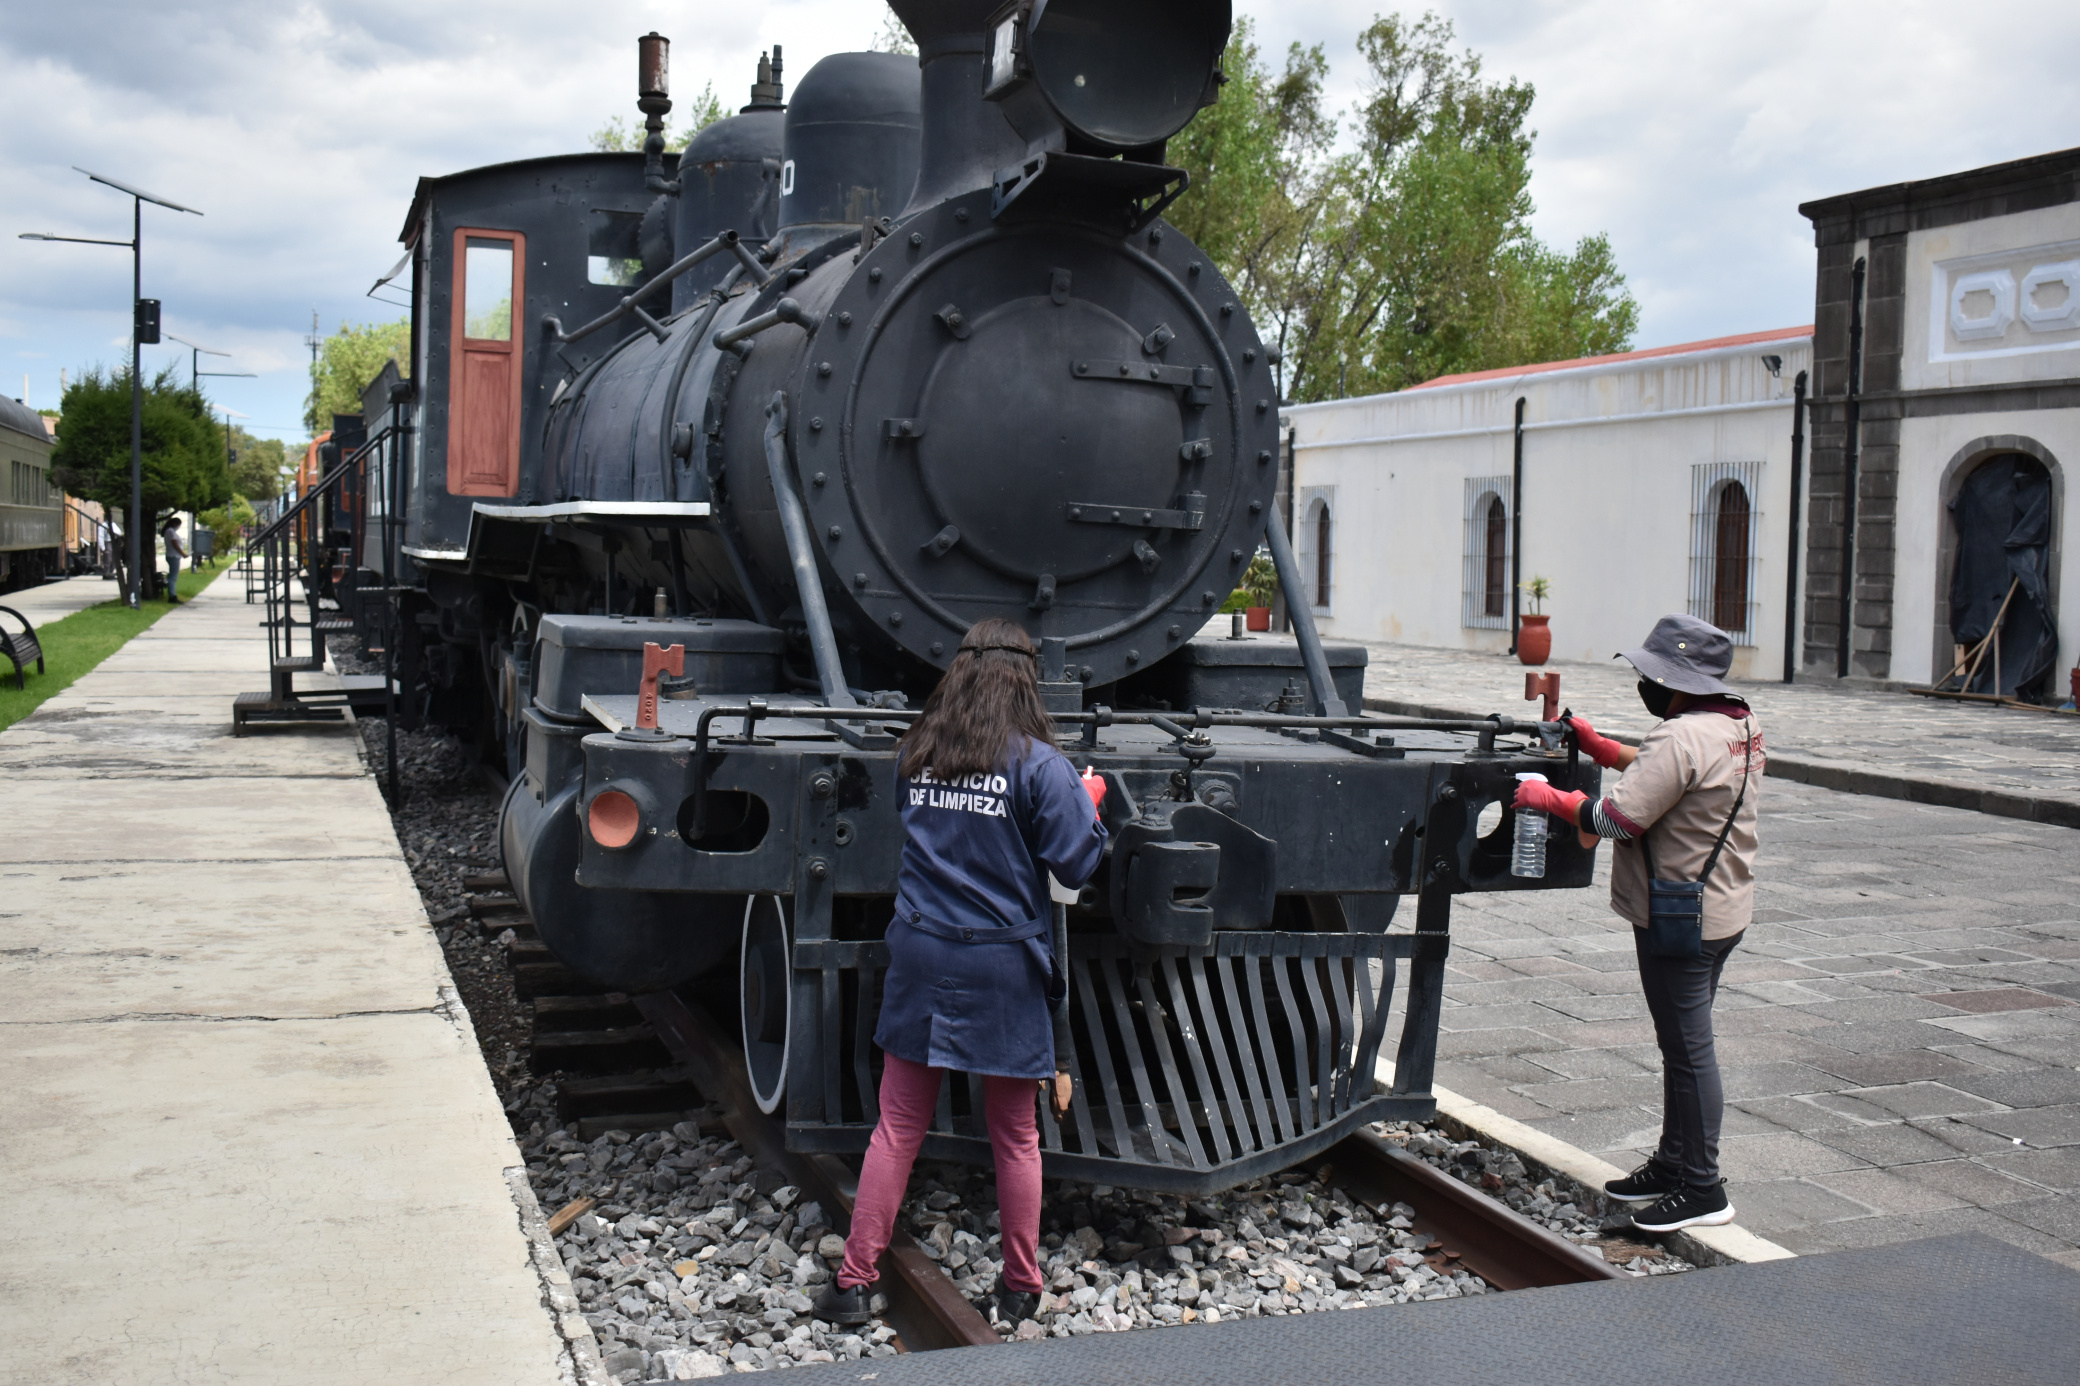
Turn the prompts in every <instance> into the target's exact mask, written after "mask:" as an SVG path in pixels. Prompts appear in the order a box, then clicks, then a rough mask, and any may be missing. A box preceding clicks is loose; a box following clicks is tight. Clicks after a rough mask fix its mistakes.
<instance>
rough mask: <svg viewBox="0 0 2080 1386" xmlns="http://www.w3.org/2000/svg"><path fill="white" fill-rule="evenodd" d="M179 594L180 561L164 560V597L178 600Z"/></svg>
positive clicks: (175, 559) (173, 559) (174, 559)
mask: <svg viewBox="0 0 2080 1386" xmlns="http://www.w3.org/2000/svg"><path fill="white" fill-rule="evenodd" d="M180 594H181V561H180V560H179V559H178V558H169V559H167V560H166V595H167V596H168V597H170V598H175V599H178V598H179V596H180Z"/></svg>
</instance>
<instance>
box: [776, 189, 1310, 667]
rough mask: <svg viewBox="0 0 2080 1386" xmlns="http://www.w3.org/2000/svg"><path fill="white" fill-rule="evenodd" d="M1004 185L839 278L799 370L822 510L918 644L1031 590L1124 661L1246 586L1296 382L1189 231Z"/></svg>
mask: <svg viewBox="0 0 2080 1386" xmlns="http://www.w3.org/2000/svg"><path fill="white" fill-rule="evenodd" d="M989 206H990V201H989V195H988V194H987V193H974V194H970V195H968V196H966V197H962V198H958V199H955V200H953V201H951V202H948V203H944V204H941V205H940V206H938V207H935V208H933V209H931V210H929V211H927V212H924V213H921V214H920V215H918V216H916V217H914V218H912V219H911V220H910V221H908V222H906V223H905V225H906V226H908V227H910V228H913V229H912V230H911V231H910V233H909V234H908V235H897V236H891V237H889V238H888V239H886V240H883V241H880V242H878V243H877V244H876V245H875V246H874V248H873V249H872V250H871V251H869V252H868V253H867V255H866V256H865V257H864V258H863V260H862V262H861V266H860V268H861V269H864V270H865V271H866V272H865V273H858V272H854V273H853V274H851V276H850V278H849V280H848V282H847V283H846V284H845V285H844V286H843V287H842V288H841V289H839V290H838V292H837V294H836V295H835V297H834V298H833V300H832V302H831V304H830V306H829V308H828V309H827V311H826V313H825V322H826V324H827V326H826V327H825V328H823V329H822V330H820V331H819V333H818V338H817V341H816V344H815V346H814V348H813V349H812V350H811V351H810V352H809V353H807V355H806V356H805V358H804V361H803V364H802V368H801V369H800V371H799V372H798V374H797V375H796V377H795V379H794V381H793V382H792V384H793V390H794V397H795V398H796V399H798V400H799V401H800V403H799V405H798V407H796V409H795V410H794V426H793V430H792V433H793V442H794V445H795V450H796V459H797V466H798V468H799V470H800V473H801V476H802V480H803V482H804V483H805V484H804V485H803V488H802V490H803V495H804V498H805V500H806V501H807V503H808V505H809V508H810V511H811V519H812V526H811V527H812V529H813V530H814V531H815V533H816V534H818V535H819V536H832V539H831V541H830V550H831V554H832V557H833V559H834V565H835V566H836V567H837V569H838V570H839V571H841V572H845V573H850V574H853V575H854V580H853V581H852V582H851V583H850V584H848V585H847V587H846V588H845V589H844V600H849V601H850V602H852V603H854V604H855V606H856V609H857V610H858V612H859V614H860V615H861V616H863V617H864V618H865V623H866V624H870V625H871V626H872V627H873V628H875V629H877V630H879V631H880V632H881V633H882V635H883V636H885V637H886V638H888V639H892V640H894V641H895V642H897V643H898V644H900V645H902V646H904V647H905V648H907V649H908V650H909V651H910V653H912V654H914V655H916V656H917V657H918V658H920V659H922V660H925V661H926V662H928V663H930V664H934V665H937V666H939V667H941V668H943V667H945V666H946V664H947V663H948V662H949V661H950V660H951V658H952V652H953V650H954V649H955V648H956V647H957V646H958V644H959V641H960V637H961V635H962V633H963V632H965V631H966V630H967V628H968V627H969V625H971V624H972V623H973V622H975V621H976V620H979V619H981V618H982V617H984V616H990V615H1001V614H1003V613H1005V612H1007V611H1009V612H1019V613H1022V615H1023V617H1024V619H1025V620H1026V623H1027V625H1028V627H1029V628H1030V629H1033V630H1034V631H1035V633H1036V634H1038V635H1040V636H1042V637H1048V636H1059V637H1060V638H1063V639H1064V640H1065V642H1066V650H1065V654H1066V667H1067V669H1068V670H1069V671H1071V675H1070V676H1071V677H1072V678H1073V679H1075V680H1077V681H1081V682H1083V683H1085V684H1105V683H1110V682H1112V681H1113V680H1115V679H1118V678H1120V677H1122V676H1125V675H1128V674H1131V673H1134V672H1135V671H1136V670H1138V669H1142V668H1146V667H1149V666H1151V665H1153V664H1154V663H1156V662H1157V661H1158V660H1160V659H1162V658H1164V657H1165V656H1166V655H1168V654H1169V653H1171V652H1172V651H1174V650H1176V649H1178V648H1180V647H1181V646H1182V645H1183V644H1184V642H1186V641H1188V640H1189V639H1191V637H1192V636H1193V635H1194V634H1196V633H1197V632H1198V630H1199V628H1200V627H1201V626H1202V625H1204V624H1205V622H1206V621H1207V620H1208V619H1209V618H1210V617H1211V616H1212V615H1213V613H1214V610H1215V608H1216V607H1217V606H1218V605H1219V603H1220V601H1221V599H1222V598H1224V597H1225V596H1226V595H1227V594H1228V593H1229V592H1230V591H1232V590H1233V589H1234V586H1235V583H1236V581H1237V579H1238V577H1239V574H1240V572H1241V568H1242V565H1243V563H1244V562H1245V561H1246V560H1247V558H1248V555H1249V554H1250V553H1251V552H1253V551H1254V550H1255V548H1256V544H1257V540H1258V537H1259V535H1260V534H1261V531H1262V528H1263V524H1264V517H1265V515H1266V514H1267V513H1268V507H1269V505H1270V502H1271V493H1272V488H1273V483H1274V468H1273V467H1271V466H1270V465H1269V463H1270V462H1271V460H1272V459H1273V457H1274V456H1275V455H1276V449H1277V445H1278V439H1277V426H1278V425H1277V415H1276V413H1275V412H1274V411H1272V410H1271V408H1270V402H1271V400H1272V399H1273V398H1274V397H1275V394H1276V390H1275V388H1274V386H1273V382H1272V379H1271V376H1270V371H1269V367H1268V363H1267V362H1266V360H1265V358H1264V353H1263V349H1262V345H1261V343H1259V342H1258V341H1257V338H1256V334H1255V330H1254V329H1253V328H1252V327H1251V326H1250V324H1249V321H1248V318H1247V316H1246V315H1244V314H1241V313H1239V312H1237V311H1236V304H1235V298H1234V295H1233V293H1232V291H1231V290H1230V289H1229V287H1228V286H1227V285H1226V284H1225V283H1224V282H1223V281H1222V280H1221V278H1220V276H1219V274H1218V273H1217V272H1216V271H1215V270H1214V269H1213V267H1212V266H1211V265H1210V264H1207V263H1205V262H1203V261H1202V260H1201V258H1200V255H1199V252H1198V251H1197V250H1195V249H1194V248H1192V247H1191V246H1190V245H1189V243H1186V242H1183V241H1182V238H1179V237H1175V236H1173V237H1171V238H1170V239H1171V240H1172V241H1174V242H1176V246H1175V248H1174V249H1173V250H1172V251H1169V252H1166V251H1165V250H1164V248H1163V239H1164V238H1163V235H1162V227H1161V226H1160V225H1157V226H1155V227H1151V228H1150V230H1149V231H1148V232H1147V233H1144V234H1136V235H1122V234H1120V233H1119V232H1118V231H1112V232H1102V231H1097V230H1093V229H1088V228H1082V227H1065V226H1064V225H1063V224H1061V223H1059V222H1056V223H1036V222H1004V221H992V220H991V219H990V216H989ZM833 421H835V422H836V423H837V424H838V426H837V427H829V426H826V425H827V424H828V423H830V422H833ZM804 423H806V424H807V426H806V427H804V426H803V425H804ZM825 482H829V483H839V484H823V483H825ZM840 549H842V550H843V553H842V555H841V554H840V552H839V550H840Z"/></svg>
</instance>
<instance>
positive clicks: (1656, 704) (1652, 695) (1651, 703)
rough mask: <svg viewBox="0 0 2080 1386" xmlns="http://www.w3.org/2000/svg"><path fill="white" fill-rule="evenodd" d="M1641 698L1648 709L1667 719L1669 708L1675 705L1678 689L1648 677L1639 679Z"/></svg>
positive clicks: (1664, 719)
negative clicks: (1666, 686) (1664, 685)
mask: <svg viewBox="0 0 2080 1386" xmlns="http://www.w3.org/2000/svg"><path fill="white" fill-rule="evenodd" d="M1639 700H1640V701H1641V702H1643V703H1645V704H1646V705H1647V711H1649V712H1651V713H1653V714H1654V715H1655V716H1656V717H1658V718H1660V719H1662V720H1663V721H1666V720H1667V719H1668V710H1669V708H1670V707H1671V706H1673V705H1674V703H1675V700H1676V691H1675V690H1674V689H1673V688H1665V687H1663V686H1662V685H1661V684H1658V683H1654V682H1651V681H1650V680H1647V679H1641V680H1640V681H1639Z"/></svg>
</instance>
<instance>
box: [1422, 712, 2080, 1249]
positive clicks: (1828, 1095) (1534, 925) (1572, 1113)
mask: <svg viewBox="0 0 2080 1386" xmlns="http://www.w3.org/2000/svg"><path fill="white" fill-rule="evenodd" d="M1758 701H1759V695H1758ZM1574 704H1575V706H1576V707H1577V708H1584V709H1586V708H1592V707H1596V706H1597V704H1596V703H1592V702H1591V701H1590V700H1589V699H1588V698H1586V697H1577V698H1576V699H1575V700H1574ZM1765 715H1766V714H1765ZM2006 715H2007V716H2015V717H2026V716H2030V715H2031V714H2026V713H2014V714H2006ZM1612 720H1614V721H1615V720H1617V719H1612ZM1762 815H1763V816H1762V829H1761V830H1762V840H1763V855H1762V861H1761V867H1760V878H1761V879H1760V887H1759V892H1760V893H1759V899H1758V911H1757V915H1756V921H1755V924H1754V925H1753V926H1752V927H1751V928H1750V929H1749V931H1748V934H1747V937H1746V939H1745V940H1744V941H1743V943H1742V945H1741V947H1740V948H1739V949H1738V950H1737V951H1736V952H1735V953H1734V955H1733V957H1732V959H1731V960H1730V962H1729V964H1728V967H1727V971H1726V979H1725V986H1724V989H1723V990H1722V991H1721V993H1720V997H1719V1003H1718V1008H1717V1015H1718V1035H1719V1059H1720V1063H1721V1064H1722V1066H1723V1068H1724V1073H1725V1080H1726V1091H1727V1097H1728V1101H1729V1106H1728V1110H1727V1122H1726V1134H1725V1140H1724V1144H1723V1147H1722V1160H1723V1164H1724V1168H1725V1172H1726V1175H1727V1178H1728V1180H1729V1181H1730V1187H1731V1190H1732V1194H1733V1200H1734V1203H1735V1205H1736V1207H1737V1208H1738V1209H1739V1221H1740V1224H1741V1225H1742V1226H1744V1227H1746V1228H1748V1229H1749V1230H1750V1231H1753V1232H1755V1233H1757V1234H1759V1235H1761V1236H1764V1237H1767V1238H1770V1239H1772V1240H1774V1241H1776V1242H1779V1243H1781V1244H1783V1245H1784V1246H1787V1247H1789V1248H1791V1249H1792V1250H1794V1251H1798V1252H1812V1251H1823V1250H1828V1249H1832V1248H1837V1247H1852V1246H1864V1245H1870V1244H1875V1243H1881V1242H1892V1241H1900V1240H1904V1239H1907V1238H1911V1237H1919V1236H1928V1235H1934V1234H1937V1233H1943V1232H1951V1231H1963V1230H1967V1229H1977V1230H1982V1231H1985V1232H1988V1233H1991V1234H1992V1235H1994V1236H1996V1237H2000V1238H2002V1239H2004V1240H2006V1241H2009V1242H2012V1243H2014V1244H2016V1245H2019V1246H2023V1247H2026V1248H2029V1249H2031V1250H2034V1251H2038V1252H2041V1253H2044V1254H2046V1255H2050V1256H2053V1257H2055V1258H2057V1259H2059V1260H2062V1261H2064V1262H2066V1263H2067V1264H2069V1265H2073V1266H2075V1267H2080V1197H2076V1196H2075V1194H2076V1191H2080V1070H2076V1066H2080V1004H2074V1003H2075V1002H2076V1001H2080V903H2076V894H2080V889H2076V888H2080V837H2076V836H2075V835H2074V834H2073V832H2072V830H2071V829H2068V828H2061V827H2054V826H2049V825H2045V824H2038V823H2026V822H2017V821H2015V820H2013V819H2007V818H1997V817H1991V816H1988V815H1985V814H1979V813H1972V812H1967V811H1962V810H1957V809H1948V808H1941V807H1934V806H1928V805H1921V804H1913V803H1907V802H1902V801H1900V800H1896V799H1882V798H1874V797H1870V796H1864V795H1854V794H1845V793H1839V792H1836V791H1832V790H1825V789H1820V788H1816V787H1813V786H1809V785H1802V784H1795V783H1786V782H1782V781H1776V782H1765V792H1764V797H1763V800H1762ZM1600 856H1601V858H1602V860H1601V862H1600V863H1599V871H1598V876H1597V884H1596V885H1595V886H1594V887H1592V888H1590V889H1586V890H1581V891H1566V892H1562V891H1555V892H1549V893H1538V894H1523V895H1515V894H1500V895H1474V896H1461V897H1459V899H1458V901H1457V903H1456V906H1455V909H1454V913H1453V921H1452V935H1453V943H1452V960H1451V963H1450V969H1451V970H1450V974H1449V983H1448V987H1447V993H1446V1007H1447V1009H1446V1011H1445V1015H1444V1026H1443V1029H1444V1033H1443V1034H1442V1035H1441V1036H1440V1041H1439V1050H1438V1052H1439V1064H1438V1074H1437V1077H1438V1081H1439V1082H1440V1083H1442V1084H1444V1085H1445V1086H1447V1087H1449V1088H1452V1089H1454V1090H1456V1091H1457V1092H1459V1093H1462V1094H1464V1095H1466V1096H1468V1097H1471V1098H1473V1099H1474V1100H1476V1101H1478V1102H1482V1103H1485V1104H1487V1105H1488V1106H1490V1107H1493V1108H1495V1109H1497V1110H1498V1111H1500V1112H1502V1113H1503V1114H1504V1115H1506V1116H1510V1117H1514V1118H1517V1119H1518V1120H1520V1121H1523V1122H1526V1123H1528V1124H1529V1125H1531V1126H1534V1127H1536V1128H1538V1129H1540V1130H1542V1131H1545V1132H1547V1133H1548V1134H1550V1135H1553V1136H1555V1137H1557V1138H1559V1139H1561V1140H1564V1141H1567V1142H1568V1143H1570V1144H1572V1145H1575V1146H1577V1147H1580V1148H1582V1149H1584V1150H1588V1151H1591V1152H1594V1153H1598V1154H1601V1155H1602V1156H1603V1157H1604V1158H1606V1159H1608V1160H1610V1161H1611V1162H1613V1163H1615V1164H1621V1165H1623V1166H1625V1167H1626V1168H1630V1167H1631V1166H1632V1165H1633V1164H1635V1163H1637V1161H1638V1160H1640V1159H1642V1158H1644V1156H1645V1153H1646V1151H1647V1150H1648V1149H1649V1148H1651V1146H1652V1144H1653V1143H1654V1141H1655V1140H1656V1139H1657V1138H1658V1135H1659V1131H1660V1111H1661V1080H1660V1076H1659V1074H1660V1057H1659V1054H1658V1052H1657V1051H1656V1049H1655V1047H1654V1043H1653V1028H1652V1025H1651V1023H1650V1022H1649V1020H1648V1019H1647V1013H1646V1003H1645V1001H1644V1000H1643V998H1642V997H1641V995H1640V988H1639V979H1638V976H1637V972H1636V962H1635V958H1634V953H1633V946H1632V936H1631V935H1632V931H1631V929H1630V927H1629V926H1627V925H1626V924H1625V923H1624V922H1623V921H1621V920H1619V919H1618V918H1617V917H1616V916H1615V915H1613V914H1611V912H1610V909H1609V879H1608V872H1609V856H1610V853H1609V851H1605V852H1603V853H1601V854H1600Z"/></svg>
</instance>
